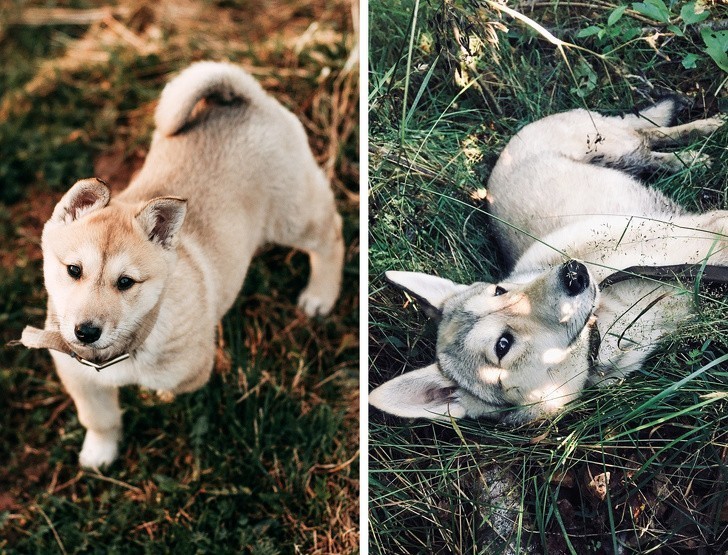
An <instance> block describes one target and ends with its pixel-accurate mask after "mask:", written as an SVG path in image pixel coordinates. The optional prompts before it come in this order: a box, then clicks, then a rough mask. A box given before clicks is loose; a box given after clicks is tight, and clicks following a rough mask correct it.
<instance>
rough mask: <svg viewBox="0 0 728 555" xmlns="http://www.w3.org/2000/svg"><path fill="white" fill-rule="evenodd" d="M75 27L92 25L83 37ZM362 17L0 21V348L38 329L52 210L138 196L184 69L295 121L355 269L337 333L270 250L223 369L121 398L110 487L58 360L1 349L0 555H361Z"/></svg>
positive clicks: (262, 10)
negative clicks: (103, 188) (163, 99)
mask: <svg viewBox="0 0 728 555" xmlns="http://www.w3.org/2000/svg"><path fill="white" fill-rule="evenodd" d="M56 8H60V10H59V9H56ZM98 8H108V9H109V10H112V11H111V12H104V11H103V10H102V12H99V10H98ZM69 9H80V10H84V11H83V13H85V14H97V15H98V14H100V15H98V18H97V19H95V20H94V21H92V22H90V23H86V24H83V25H79V24H77V23H73V22H72V21H70V20H69V17H70V16H69V14H71V15H73V13H75V12H70V11H69ZM351 9H352V6H351V4H350V3H349V2H346V1H340V2H339V1H335V2H314V3H310V2H298V1H296V0H292V1H290V2H287V3H284V4H281V5H276V6H271V7H265V6H260V5H258V4H255V5H253V4H250V3H248V2H244V1H232V2H230V1H222V0H219V1H210V2H193V1H189V2H158V3H136V2H130V1H129V2H127V1H121V2H117V3H115V4H114V5H113V6H112V7H109V6H105V5H104V4H103V3H101V2H96V1H86V0H79V1H74V0H69V1H68V2H48V3H44V2H30V3H28V2H25V3H22V4H17V5H13V6H6V7H3V8H2V9H1V10H2V12H3V13H2V18H0V20H2V21H3V22H5V23H3V25H2V27H0V59H2V62H3V63H2V64H0V95H1V96H0V113H2V118H0V150H2V151H3V153H4V154H3V157H2V160H1V161H0V182H2V187H0V235H1V236H2V241H0V341H2V342H3V343H5V342H6V341H8V340H10V339H12V338H15V337H17V336H18V335H19V333H20V331H21V330H22V328H23V326H25V325H26V324H30V323H32V324H35V325H39V324H41V323H42V321H43V315H44V311H45V293H44V290H43V283H42V271H41V255H40V252H39V235H40V231H41V228H42V225H43V223H44V221H45V220H46V219H47V218H48V217H49V215H50V212H51V210H52V208H53V206H54V204H55V202H56V201H57V200H58V198H59V197H60V194H61V193H62V192H63V191H64V190H65V189H66V188H68V187H69V186H70V185H71V184H72V183H73V182H74V181H75V180H76V179H79V178H82V177H87V176H90V175H97V176H99V177H102V178H104V179H105V180H107V181H109V183H110V184H111V186H112V189H113V190H116V191H118V190H120V189H121V188H122V187H123V186H124V185H125V184H126V182H127V181H128V179H129V177H130V176H131V174H132V173H133V171H134V170H135V169H136V168H138V167H139V165H140V164H141V162H142V160H143V158H144V155H145V153H146V149H147V148H148V140H149V137H150V135H151V130H152V114H153V110H154V105H155V99H156V98H157V97H158V95H159V92H160V91H161V88H162V87H163V85H164V83H165V82H166V81H167V80H168V78H169V77H170V76H171V75H172V74H173V73H174V72H176V71H178V70H180V69H182V68H183V67H185V66H186V65H188V64H189V63H190V62H191V61H193V60H198V59H229V60H231V61H234V62H238V63H241V64H242V65H243V66H245V67H247V68H249V69H251V70H252V71H253V73H254V75H256V77H258V78H259V80H260V81H261V82H262V84H263V85H264V86H265V87H266V88H267V89H268V90H270V91H271V92H272V93H273V94H274V95H275V96H276V97H278V98H279V99H280V100H281V102H282V103H283V104H284V105H286V106H288V107H289V108H290V109H291V110H292V111H294V113H296V115H298V116H299V117H300V118H301V119H302V121H303V122H304V125H305V126H306V128H307V131H308V132H309V137H310V140H311V144H312V147H313V149H314V152H315V154H316V155H317V157H318V159H319V161H320V163H321V164H322V166H323V167H324V168H325V170H326V171H327V173H328V174H329V175H330V176H331V179H332V186H333V188H334V190H335V193H336V196H337V201H338V206H339V209H340V212H341V213H342V215H343V217H344V221H345V224H344V236H345V241H346V244H347V252H346V267H345V277H344V288H343V294H342V297H341V299H340V301H339V302H338V304H337V306H336V308H335V310H334V313H333V314H332V315H331V316H330V317H327V318H324V319H315V320H309V319H306V318H305V317H304V316H303V315H302V314H301V313H300V312H299V311H298V310H297V309H296V307H295V302H296V297H297V295H298V292H299V291H300V289H301V288H302V287H303V285H304V284H305V281H306V278H307V274H308V269H307V262H306V257H305V256H304V255H303V254H301V253H290V252H289V251H287V250H285V249H278V248H269V249H266V250H265V251H263V252H262V253H261V256H260V257H259V258H257V259H256V261H254V263H253V265H252V267H251V269H250V272H249V275H248V279H247V280H246V284H245V286H244V289H243V291H242V293H241V295H240V297H239V299H238V301H237V302H236V304H235V305H234V307H233V308H232V309H231V311H230V312H229V313H228V315H227V316H226V317H225V319H224V321H223V322H222V328H221V329H222V330H223V333H222V337H223V339H224V344H225V348H224V351H225V352H226V353H227V355H228V357H229V364H225V359H224V358H223V359H221V363H220V364H219V365H218V367H217V368H216V371H215V373H214V375H213V377H212V379H211V381H210V383H209V384H208V385H207V386H206V387H204V388H203V389H201V390H200V391H198V392H196V393H193V394H189V395H182V396H180V397H178V398H177V399H176V400H175V401H174V402H172V403H170V404H160V403H159V402H158V401H157V400H156V399H155V398H154V396H153V395H152V394H150V393H149V392H145V391H140V390H138V388H126V389H124V390H123V391H122V405H123V407H124V408H125V413H124V427H125V438H124V440H123V442H122V445H121V456H120V459H119V460H118V461H117V462H115V463H114V464H113V465H112V466H111V468H109V469H108V470H107V471H106V472H104V473H103V474H97V473H95V472H89V471H84V470H81V469H79V467H78V464H77V456H78V451H79V449H80V446H81V441H82V438H83V430H82V427H81V426H80V424H79V423H78V421H77V417H76V412H75V409H74V408H73V405H72V403H71V402H70V399H69V398H68V396H67V395H66V394H65V392H64V391H63V389H62V387H61V385H60V383H59V381H58V379H57V377H56V376H55V373H54V371H53V369H52V364H51V361H50V358H49V357H48V355H47V353H45V352H38V351H26V350H20V349H9V348H3V349H0V392H1V394H2V396H3V397H4V398H5V399H6V402H7V404H6V405H4V410H3V411H2V416H1V417H0V553H54V552H57V553H80V552H84V553H90V552H103V553H128V552H135V553H136V552H146V553H162V552H163V553H167V552H175V553H255V554H273V553H351V552H355V551H356V550H357V549H358V504H359V501H358V459H357V457H358V449H359V446H358V439H359V438H358V426H357V420H358V407H359V403H358V387H357V384H358V359H359V349H358V327H359V321H358V306H359V300H358V294H357V291H358V285H357V284H358V256H359V253H358V226H359V222H358V191H359V183H358V182H359V179H358V165H357V164H358V154H357V152H358V127H357V126H358V120H357V113H356V102H357V93H356V90H357V87H358V83H357V72H356V67H355V65H354V66H353V67H352V65H351V62H352V61H354V62H355V61H356V60H350V59H349V56H350V52H351V51H352V47H353V46H354V44H355V40H356V35H355V31H354V29H353V28H352V18H351ZM71 19H72V18H71ZM8 22H11V23H8ZM13 22H14V23H13Z"/></svg>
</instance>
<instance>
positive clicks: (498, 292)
mask: <svg viewBox="0 0 728 555" xmlns="http://www.w3.org/2000/svg"><path fill="white" fill-rule="evenodd" d="M503 293H508V291H506V290H505V289H503V288H502V287H501V286H500V285H496V286H495V295H494V296H495V297H498V296H500V295H502V294H503Z"/></svg>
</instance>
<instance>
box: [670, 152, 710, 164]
mask: <svg viewBox="0 0 728 555" xmlns="http://www.w3.org/2000/svg"><path fill="white" fill-rule="evenodd" d="M675 156H677V157H678V158H679V159H680V161H681V162H682V163H683V164H685V165H686V166H705V167H708V168H709V167H711V166H712V165H713V161H712V160H711V158H710V156H708V155H707V154H704V153H701V152H698V151H696V150H686V151H684V152H678V153H676V154H675Z"/></svg>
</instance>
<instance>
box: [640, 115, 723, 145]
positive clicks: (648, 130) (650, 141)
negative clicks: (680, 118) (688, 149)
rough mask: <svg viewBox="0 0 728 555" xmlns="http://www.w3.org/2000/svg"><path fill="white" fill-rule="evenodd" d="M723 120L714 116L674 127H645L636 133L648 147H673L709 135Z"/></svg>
mask: <svg viewBox="0 0 728 555" xmlns="http://www.w3.org/2000/svg"><path fill="white" fill-rule="evenodd" d="M725 121H726V120H725V119H724V118H723V117H720V116H716V117H712V118H708V119H699V120H696V121H691V122H690V123H685V124H683V125H675V126H674V127H661V126H659V127H645V128H643V129H639V130H638V133H639V134H640V135H641V136H642V138H643V140H644V141H645V142H646V143H647V145H648V146H649V147H650V148H664V147H670V146H673V147H674V146H679V145H682V144H686V143H688V142H689V141H690V140H692V139H696V138H699V137H705V136H708V135H710V134H711V133H713V132H715V131H717V130H718V129H719V128H720V127H721V126H722V125H723V124H724V123H725Z"/></svg>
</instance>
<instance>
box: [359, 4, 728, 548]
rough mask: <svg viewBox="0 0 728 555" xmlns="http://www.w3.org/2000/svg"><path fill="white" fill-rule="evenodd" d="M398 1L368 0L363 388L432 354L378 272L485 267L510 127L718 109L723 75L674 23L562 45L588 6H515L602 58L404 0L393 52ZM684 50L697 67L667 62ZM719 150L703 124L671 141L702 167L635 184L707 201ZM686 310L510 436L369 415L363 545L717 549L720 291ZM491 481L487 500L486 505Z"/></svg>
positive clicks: (421, 326) (722, 428)
mask: <svg viewBox="0 0 728 555" xmlns="http://www.w3.org/2000/svg"><path fill="white" fill-rule="evenodd" d="M413 6H414V2H413V1H400V2H387V3H384V2H376V3H371V4H370V11H371V20H370V30H371V37H370V67H369V71H370V86H369V90H370V109H369V119H370V157H371V162H370V174H371V175H370V198H369V203H370V208H371V215H370V261H369V265H370V276H371V284H370V301H369V302H370V322H369V326H370V361H369V362H370V384H371V386H376V385H379V384H381V383H382V382H383V381H385V380H386V379H389V378H391V377H393V376H395V375H399V374H401V373H402V372H405V371H408V370H412V369H415V368H419V367H422V366H425V365H428V364H430V363H432V361H433V360H434V340H435V324H434V323H433V322H432V321H429V320H428V319H427V318H426V316H425V315H424V314H423V313H422V312H421V310H420V308H419V307H418V306H416V304H413V303H410V302H409V300H408V297H406V296H405V295H403V294H402V292H401V291H398V290H396V289H395V288H393V287H391V286H388V285H387V284H386V282H385V281H384V279H383V273H384V272H385V271H387V270H411V271H423V272H427V273H432V274H436V275H439V276H441V277H446V278H449V279H453V280H455V281H460V282H465V283H467V282H471V281H476V280H492V279H497V278H498V277H500V276H502V275H503V264H502V263H501V262H500V261H499V259H498V253H497V248H496V244H495V242H494V241H493V236H492V233H491V232H490V230H489V223H488V218H487V215H486V214H485V211H486V205H485V203H484V200H483V198H484V191H483V189H484V187H485V183H486V181H487V177H488V173H489V171H490V168H492V166H493V164H494V163H495V160H496V159H497V155H498V153H499V152H500V150H501V149H502V148H503V147H504V146H505V144H506V142H507V141H508V139H509V138H510V137H512V136H513V134H514V133H515V132H516V131H517V130H518V129H520V128H521V127H522V126H523V125H525V124H527V123H528V122H530V121H533V120H536V119H538V118H540V117H543V116H545V115H548V114H551V113H555V112H558V111H563V110H567V109H571V108H576V107H585V106H587V107H590V108H594V109H598V110H600V111H604V112H607V113H619V112H620V111H625V110H630V109H632V108H633V107H634V106H636V105H643V104H645V103H646V102H647V101H649V99H655V98H657V97H659V96H660V94H663V93H664V92H670V91H672V92H680V93H682V94H684V95H686V96H688V97H691V98H693V99H694V106H693V108H692V110H691V111H689V112H687V113H685V114H683V116H682V117H683V118H685V120H687V119H695V118H698V117H702V116H704V115H706V113H707V114H708V115H712V114H713V113H715V111H717V110H719V109H720V108H721V106H723V104H722V103H723V102H724V92H723V87H722V85H721V83H722V81H723V79H724V78H725V74H723V73H721V72H720V71H719V70H718V68H717V66H715V65H712V64H713V62H712V61H711V60H710V59H709V58H708V57H707V56H705V55H704V54H701V52H702V50H701V48H702V44H701V42H700V38H699V36H698V35H697V34H696V33H695V32H694V31H693V30H691V29H687V31H688V32H687V33H686V36H685V37H684V38H677V37H675V38H673V39H671V40H669V41H662V40H660V41H658V43H657V45H658V48H654V47H653V45H651V44H650V43H648V41H646V40H644V39H639V38H635V37H632V38H630V33H632V31H631V29H632V28H635V29H637V28H638V27H639V29H644V28H645V26H646V25H647V24H646V23H645V21H643V20H641V19H634V18H633V19H629V17H631V16H630V15H629V14H628V15H627V16H625V17H626V18H627V19H625V20H624V21H621V22H620V21H617V22H615V23H614V24H613V26H612V27H610V29H609V32H610V33H611V35H610V36H605V37H604V38H602V37H597V36H596V35H594V36H592V37H591V38H583V37H579V36H578V34H579V31H580V30H581V29H584V28H586V27H587V26H588V25H589V24H591V23H594V22H596V23H598V24H599V25H603V26H605V27H607V18H608V16H609V15H610V13H611V10H612V8H610V7H608V6H606V5H598V6H594V7H593V11H587V10H586V9H585V8H583V7H579V6H573V5H565V4H563V3H541V4H539V5H538V6H537V7H535V8H534V9H529V11H528V12H527V15H528V16H529V17H531V18H532V19H534V20H535V21H538V22H539V23H541V24H542V25H544V26H545V27H546V28H547V29H548V30H549V31H550V32H551V33H553V34H554V35H555V36H557V37H560V38H562V39H564V40H567V41H569V42H575V43H579V44H581V45H582V46H585V47H587V48H588V49H590V50H592V51H594V52H598V53H599V54H600V55H603V56H604V57H605V58H599V57H596V56H593V55H590V54H589V53H588V52H585V51H575V50H571V49H568V48H566V49H565V55H566V57H564V56H563V55H561V54H560V53H559V52H558V51H557V50H556V49H555V48H554V47H553V46H552V45H551V44H549V43H548V42H547V41H545V40H542V39H541V38H539V36H538V34H537V33H536V32H535V31H534V30H533V29H532V28H527V27H524V26H523V25H521V24H519V23H517V22H515V21H513V20H512V19H510V18H508V17H501V16H499V15H498V14H497V12H495V11H491V10H488V9H475V8H473V7H472V6H470V4H469V3H467V2H466V3H465V4H464V5H462V6H454V5H452V4H443V5H438V6H431V5H429V4H428V5H423V4H421V5H420V11H419V17H418V21H417V32H416V34H415V39H414V40H413V41H412V44H413V48H412V50H411V52H410V51H408V48H409V37H410V31H411V27H410V24H411V15H412V12H413ZM600 14H601V15H600ZM595 17H596V18H597V19H596V20H595V19H594V18H595ZM635 21H637V23H634V22H635ZM637 32H638V36H639V33H640V32H642V31H640V30H638V31H637ZM476 36H477V40H476ZM458 37H459V39H458ZM458 40H459V41H460V42H458ZM691 53H692V54H696V55H697V56H698V62H697V63H698V69H697V70H690V69H687V68H686V67H684V65H683V64H682V63H681V60H683V59H684V58H685V57H686V56H688V55H690V54H691ZM409 55H411V56H410V57H411V64H410V65H411V68H412V69H411V74H410V75H409V77H408V78H406V76H405V73H404V72H405V68H406V60H407V58H408V56H409ZM668 58H669V59H668ZM476 78H477V79H476ZM405 83H408V84H409V87H410V90H409V94H408V95H407V102H408V105H406V106H404V107H403V106H402V103H403V102H404V91H403V87H404V86H405ZM696 90H700V91H701V92H699V93H697V94H696ZM703 91H704V92H703ZM716 92H717V95H716ZM403 129H404V131H405V132H404V133H402V130H403ZM725 142H726V131H725V130H721V131H719V132H718V133H716V134H715V135H714V136H713V137H711V138H709V139H704V140H700V141H698V142H696V143H695V144H693V145H691V146H690V147H689V148H693V149H700V150H702V151H703V152H704V153H707V154H709V155H710V156H711V157H712V160H713V164H712V166H710V167H692V168H688V167H686V168H685V169H684V170H683V171H680V172H677V173H676V174H673V175H662V174H660V175H652V176H648V177H649V179H650V183H651V184H652V185H654V186H655V187H657V188H659V189H661V190H663V191H665V192H666V193H667V194H668V195H669V196H671V197H672V198H674V199H675V200H677V201H678V202H679V203H681V204H682V205H683V206H686V207H687V208H688V209H690V210H696V211H704V210H708V209H715V208H725V207H726V206H728V202H727V199H726V189H725V183H726V178H727V177H728V170H727V169H726V161H728V154H727V153H726V149H725V147H724V145H725ZM686 287H688V291H687V294H692V291H690V289H689V288H690V287H691V285H690V284H686ZM701 295H702V292H701ZM712 296H713V297H715V294H713V295H712ZM699 306H700V311H699V314H698V315H697V316H696V317H695V318H693V319H690V320H686V321H685V322H683V323H682V324H681V326H680V328H679V329H678V331H677V332H676V333H674V334H672V335H671V336H670V337H668V338H666V339H665V340H664V341H663V342H662V343H661V345H660V347H659V349H658V350H657V352H656V353H655V354H654V355H653V356H652V357H651V358H650V359H649V361H648V364H647V365H646V367H645V368H644V370H643V371H642V372H639V373H637V374H635V375H633V376H632V377H630V379H629V380H627V381H625V382H624V383H621V384H617V385H615V386H613V387H610V388H605V389H600V390H598V391H589V392H587V394H586V395H585V396H584V397H582V398H580V399H579V400H577V401H575V402H573V403H571V404H570V405H568V406H567V408H566V410H565V411H563V412H562V413H560V414H559V415H558V416H556V417H554V418H552V419H550V420H548V421H544V422H537V423H533V424H530V425H526V426H522V427H519V428H516V429H509V428H506V427H502V426H497V425H493V424H491V423H488V422H485V421H472V420H461V421H457V422H451V423H449V424H448V423H444V424H443V423H429V422H424V421H402V420H401V419H397V418H394V417H390V416H387V415H384V414H382V413H380V412H378V411H375V410H374V409H370V410H371V413H372V422H371V424H370V450H371V451H370V463H369V464H370V489H369V492H370V536H371V541H370V549H371V550H372V552H375V553H415V552H427V553H430V552H432V553H440V552H443V553H445V552H447V553H466V552H468V553H487V554H491V553H502V552H506V553H511V552H514V553H515V552H519V550H521V551H523V550H527V549H531V550H533V551H532V552H535V553H544V552H545V553H550V552H558V553H570V552H571V553H578V554H581V553H615V552H620V550H621V549H626V552H647V551H648V550H659V549H663V550H669V552H671V553H687V552H690V550H691V549H695V548H697V546H701V545H704V546H709V547H707V549H708V550H711V549H712V550H713V551H715V552H720V550H721V549H722V548H721V546H723V549H724V547H725V545H726V542H728V537H726V535H725V534H726V532H725V530H726V525H725V522H724V521H723V519H724V516H721V514H723V515H724V512H723V513H722V512H721V511H724V509H723V507H725V504H726V502H727V501H728V490H727V489H726V487H725V483H726V478H727V477H728V476H727V475H726V459H725V450H726V448H727V447H726V446H727V445H728V435H727V432H726V430H727V429H728V426H727V424H728V422H727V419H728V416H727V413H728V399H726V397H725V394H724V392H726V391H728V371H726V368H728V365H727V364H726V359H725V354H726V352H727V351H728V349H726V342H725V339H724V338H725V337H726V333H727V332H728V329H727V326H726V324H725V322H726V319H725V299H724V298H723V296H722V294H721V293H720V292H719V293H718V295H717V298H713V299H712V300H711V299H709V298H706V297H705V296H701V297H700V303H699ZM607 475H608V476H609V484H608V486H607V487H606V489H605V490H604V492H603V493H604V495H603V496H602V497H600V495H601V494H600V493H599V491H598V485H599V481H600V480H605V479H606V478H605V477H606V476H607ZM493 486H496V487H500V488H501V489H502V490H504V492H502V493H501V495H500V496H496V497H493V496H490V497H489V496H488V494H487V491H488V488H489V487H493ZM504 503H505V504H506V505H507V506H508V507H509V510H508V511H506V512H505V513H504V512H503V511H502V506H503V504H504ZM504 514H505V515H506V518H509V519H513V520H514V521H515V523H516V525H515V526H512V527H510V528H508V527H505V528H500V529H501V530H503V529H506V530H511V532H509V534H511V535H510V536H509V537H505V538H499V537H497V534H494V533H493V526H494V525H495V524H494V523H496V522H497V519H498V518H499V517H503V515H504ZM507 545H509V546H510V547H506V546H507Z"/></svg>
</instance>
